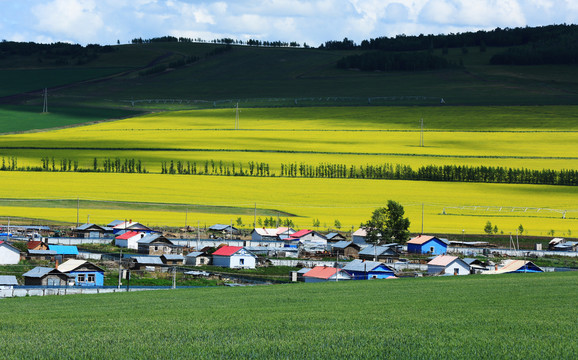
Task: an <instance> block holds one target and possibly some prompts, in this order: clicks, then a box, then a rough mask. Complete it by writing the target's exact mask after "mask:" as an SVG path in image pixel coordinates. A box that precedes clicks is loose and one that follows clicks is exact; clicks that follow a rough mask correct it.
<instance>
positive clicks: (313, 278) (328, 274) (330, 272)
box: [303, 266, 352, 283]
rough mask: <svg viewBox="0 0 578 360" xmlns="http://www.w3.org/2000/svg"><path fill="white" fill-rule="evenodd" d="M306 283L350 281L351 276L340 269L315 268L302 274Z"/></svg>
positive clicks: (329, 267)
mask: <svg viewBox="0 0 578 360" xmlns="http://www.w3.org/2000/svg"><path fill="white" fill-rule="evenodd" d="M303 279H305V282H306V283H312V282H326V281H339V280H351V279H352V276H351V275H350V274H349V273H348V272H347V271H344V270H342V269H337V268H334V267H331V266H315V267H314V268H313V269H311V270H309V271H308V272H306V273H305V274H303Z"/></svg>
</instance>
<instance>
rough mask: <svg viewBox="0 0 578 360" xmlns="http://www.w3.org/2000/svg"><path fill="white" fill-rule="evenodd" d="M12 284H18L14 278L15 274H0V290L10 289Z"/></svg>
mask: <svg viewBox="0 0 578 360" xmlns="http://www.w3.org/2000/svg"><path fill="white" fill-rule="evenodd" d="M14 286H18V280H16V276H14V275H0V290H2V289H12V288H13V287H14Z"/></svg>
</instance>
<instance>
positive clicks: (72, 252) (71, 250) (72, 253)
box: [48, 245, 78, 257]
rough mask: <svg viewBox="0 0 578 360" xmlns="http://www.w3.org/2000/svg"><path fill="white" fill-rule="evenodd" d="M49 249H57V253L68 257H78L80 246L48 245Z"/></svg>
mask: <svg viewBox="0 0 578 360" xmlns="http://www.w3.org/2000/svg"><path fill="white" fill-rule="evenodd" d="M48 250H54V251H56V255H64V256H66V257H76V255H78V248H77V247H76V246H68V245H48Z"/></svg>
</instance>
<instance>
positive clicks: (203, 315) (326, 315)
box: [0, 273, 578, 359]
mask: <svg viewBox="0 0 578 360" xmlns="http://www.w3.org/2000/svg"><path fill="white" fill-rule="evenodd" d="M577 275H578V274H577V273H549V274H528V275H521V274H513V275H505V276H468V277H461V278H430V279H403V280H381V281H367V282H341V283H326V284H296V285H280V286H268V287H254V288H211V289H190V290H177V291H155V292H146V293H130V294H125V293H121V294H109V295H80V296H77V295H69V296H66V297H44V298H42V297H31V298H20V299H7V300H2V306H1V307H0V317H1V318H2V322H1V323H0V336H1V337H2V339H3V341H2V343H1V344H0V351H2V354H3V357H5V358H7V359H17V358H32V357H38V358H55V357H63V356H64V357H70V358H102V357H107V358H126V357H127V355H129V356H130V357H133V358H142V357H146V358H159V359H161V358H162V359H166V358H175V359H176V358H190V357H191V356H193V357H196V358H221V357H223V358H224V357H226V358H300V359H320V358H323V359H335V358H395V359H401V358H403V359H407V358H413V359H431V358H452V359H457V358H459V359H464V358H476V359H497V358H498V359H499V358H507V359H527V358H540V359H565V358H568V359H570V358H572V357H573V356H574V354H575V353H576V352H577V351H578V348H577V346H576V343H575V342H573V341H569V340H568V339H569V338H568V336H569V335H570V334H575V333H576V331H578V328H577V323H576V321H575V319H576V318H577V317H578V312H577V308H576V306H574V299H575V297H576V296H577V295H578V293H577V290H578V288H577V287H576V284H577V282H576V280H577ZM143 315H145V316H143ZM87 324H90V326H89V327H87ZM55 329H57V331H56V330H55ZM22 334H26V335H25V336H23V335H22ZM63 338H65V339H66V341H65V342H63V341H62V339H63Z"/></svg>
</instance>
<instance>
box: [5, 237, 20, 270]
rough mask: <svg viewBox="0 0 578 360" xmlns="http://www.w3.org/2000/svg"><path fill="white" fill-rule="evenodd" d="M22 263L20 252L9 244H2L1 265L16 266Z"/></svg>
mask: <svg viewBox="0 0 578 360" xmlns="http://www.w3.org/2000/svg"><path fill="white" fill-rule="evenodd" d="M19 262H20V250H18V249H17V248H15V247H14V246H12V245H10V244H8V243H7V242H4V241H1V242H0V265H16V264H18V263H19Z"/></svg>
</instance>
